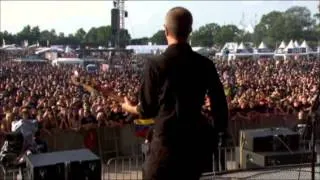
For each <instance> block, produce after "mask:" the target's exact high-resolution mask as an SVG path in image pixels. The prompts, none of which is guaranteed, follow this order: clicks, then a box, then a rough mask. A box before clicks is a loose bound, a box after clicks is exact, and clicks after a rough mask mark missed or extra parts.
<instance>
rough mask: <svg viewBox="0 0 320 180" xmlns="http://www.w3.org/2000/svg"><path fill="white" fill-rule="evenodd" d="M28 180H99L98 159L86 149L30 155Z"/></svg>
mask: <svg viewBox="0 0 320 180" xmlns="http://www.w3.org/2000/svg"><path fill="white" fill-rule="evenodd" d="M26 164H27V177H28V179H30V180H57V179H59V180H87V179H90V180H101V161H100V158H99V157H97V156H96V155H95V154H93V153H92V152H91V151H90V150H88V149H79V150H71V151H59V152H53V153H42V154H35V155H30V156H28V157H27V160H26Z"/></svg>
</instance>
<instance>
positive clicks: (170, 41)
mask: <svg viewBox="0 0 320 180" xmlns="http://www.w3.org/2000/svg"><path fill="white" fill-rule="evenodd" d="M167 41H168V46H170V45H175V44H187V40H186V39H176V38H172V37H167Z"/></svg>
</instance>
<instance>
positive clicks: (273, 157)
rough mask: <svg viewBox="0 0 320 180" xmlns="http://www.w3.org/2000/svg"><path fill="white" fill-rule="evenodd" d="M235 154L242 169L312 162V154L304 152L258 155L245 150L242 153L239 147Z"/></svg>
mask: <svg viewBox="0 0 320 180" xmlns="http://www.w3.org/2000/svg"><path fill="white" fill-rule="evenodd" d="M235 153H236V154H235V157H236V162H237V164H239V166H240V168H241V169H255V168H263V167H271V166H279V165H295V164H301V163H311V160H312V153H311V152H310V151H304V150H300V151H293V152H259V153H256V152H252V151H248V150H245V149H243V150H242V152H240V148H238V147H237V148H236V151H235ZM241 156H242V157H241ZM241 158H242V159H241Z"/></svg>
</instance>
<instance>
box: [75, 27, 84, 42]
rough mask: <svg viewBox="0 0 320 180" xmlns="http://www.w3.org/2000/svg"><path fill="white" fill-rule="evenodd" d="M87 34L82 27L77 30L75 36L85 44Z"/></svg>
mask: <svg viewBox="0 0 320 180" xmlns="http://www.w3.org/2000/svg"><path fill="white" fill-rule="evenodd" d="M86 34H87V33H86V31H85V30H83V28H80V29H78V30H77V32H76V33H75V35H74V36H75V38H76V39H77V40H78V41H79V42H80V43H81V44H83V43H85V38H86Z"/></svg>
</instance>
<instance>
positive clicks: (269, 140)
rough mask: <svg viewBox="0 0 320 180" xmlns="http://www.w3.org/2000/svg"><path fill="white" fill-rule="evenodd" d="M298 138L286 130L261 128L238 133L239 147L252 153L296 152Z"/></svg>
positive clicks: (297, 135) (295, 133)
mask: <svg viewBox="0 0 320 180" xmlns="http://www.w3.org/2000/svg"><path fill="white" fill-rule="evenodd" d="M299 140H300V136H299V134H298V133H297V132H294V131H292V130H290V129H288V128H281V127H279V128H263V129H249V130H241V131H240V141H239V142H240V144H239V145H240V146H241V147H242V148H243V149H246V150H249V151H252V152H272V151H274V152H275V151H296V150H298V149H299Z"/></svg>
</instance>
